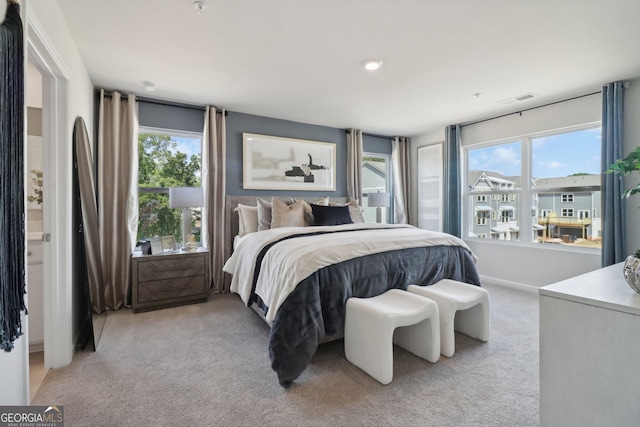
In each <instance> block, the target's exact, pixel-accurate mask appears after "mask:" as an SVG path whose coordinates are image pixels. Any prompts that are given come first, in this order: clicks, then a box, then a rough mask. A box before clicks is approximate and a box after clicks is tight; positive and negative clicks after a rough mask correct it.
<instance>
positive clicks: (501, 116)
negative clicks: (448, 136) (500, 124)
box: [460, 90, 602, 127]
mask: <svg viewBox="0 0 640 427" xmlns="http://www.w3.org/2000/svg"><path fill="white" fill-rule="evenodd" d="M599 93H602V91H601V90H599V91H596V92H591V93H587V94H585V95H579V96H574V97H573V98H567V99H563V100H560V101H555V102H550V103H548V104H544V105H538V106H537V107H531V108H526V109H524V110H519V111H514V112H513V113H507V114H502V115H500V116H495V117H490V118H488V119H483V120H478V121H475V122H470V123H463V124H461V125H460V127H465V126H471V125H477V124H478V123H483V122H488V121H490V120H495V119H501V118H503V117H508V116H513V115H514V114H520V115H522V113H524V112H525V111H531V110H536V109H538V108H542V107H548V106H550V105H555V104H560V103H562V102H567V101H573V100H574V99H580V98H585V97H587V96H592V95H597V94H599Z"/></svg>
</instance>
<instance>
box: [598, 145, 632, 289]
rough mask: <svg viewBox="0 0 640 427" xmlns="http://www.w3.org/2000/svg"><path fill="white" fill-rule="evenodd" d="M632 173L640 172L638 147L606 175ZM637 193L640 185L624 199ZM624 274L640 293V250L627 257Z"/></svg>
mask: <svg viewBox="0 0 640 427" xmlns="http://www.w3.org/2000/svg"><path fill="white" fill-rule="evenodd" d="M632 172H640V147H636V148H635V149H634V150H633V151H632V152H630V153H629V154H627V156H626V157H624V158H622V159H618V160H616V161H615V162H614V163H612V164H611V165H610V166H609V169H607V170H606V171H605V173H614V174H616V175H618V176H625V175H628V174H630V173H632ZM636 193H640V183H638V184H637V185H636V186H635V187H634V188H631V189H627V190H624V192H623V193H622V198H623V199H626V198H629V197H630V196H632V195H634V194H636ZM622 273H623V275H624V279H625V280H626V281H627V283H628V284H629V286H631V288H632V289H633V290H634V291H636V292H640V249H638V250H636V251H635V253H634V254H633V255H629V256H628V257H627V259H626V260H625V261H624V265H623V268H622Z"/></svg>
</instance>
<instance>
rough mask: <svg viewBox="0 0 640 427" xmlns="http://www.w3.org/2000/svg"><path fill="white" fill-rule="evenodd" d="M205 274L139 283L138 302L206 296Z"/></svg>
mask: <svg viewBox="0 0 640 427" xmlns="http://www.w3.org/2000/svg"><path fill="white" fill-rule="evenodd" d="M204 286H205V281H204V276H195V277H182V278H178V279H172V280H155V281H153V282H145V283H139V284H138V301H136V302H137V303H138V304H142V303H145V302H152V301H162V300H166V299H174V298H182V297H192V296H199V297H202V296H206V295H207V292H206V290H205V289H204Z"/></svg>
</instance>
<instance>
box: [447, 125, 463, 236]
mask: <svg viewBox="0 0 640 427" xmlns="http://www.w3.org/2000/svg"><path fill="white" fill-rule="evenodd" d="M460 173H461V172H460V125H451V126H447V128H446V129H445V140H444V194H443V200H444V203H443V204H444V218H443V231H444V232H445V233H449V234H452V235H454V236H457V237H462V217H461V215H462V212H461V210H460V203H461V202H462V200H461V197H462V196H461V194H460V191H461V188H460Z"/></svg>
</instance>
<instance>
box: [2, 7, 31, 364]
mask: <svg viewBox="0 0 640 427" xmlns="http://www.w3.org/2000/svg"><path fill="white" fill-rule="evenodd" d="M0 1H5V0H0ZM23 132H24V45H23V34H22V21H21V19H20V7H19V6H18V4H17V3H15V2H13V1H9V2H8V4H7V11H6V16H5V17H4V22H2V24H1V25H0V348H2V349H3V350H4V351H6V352H9V351H11V349H13V342H14V341H15V340H16V339H17V338H18V337H19V336H20V335H22V321H21V318H20V315H21V312H22V311H25V312H26V307H25V304H24V294H25V278H24V250H25V240H24V239H25V235H24V205H25V201H24V165H23V151H24V145H23V144H24V136H23Z"/></svg>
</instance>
